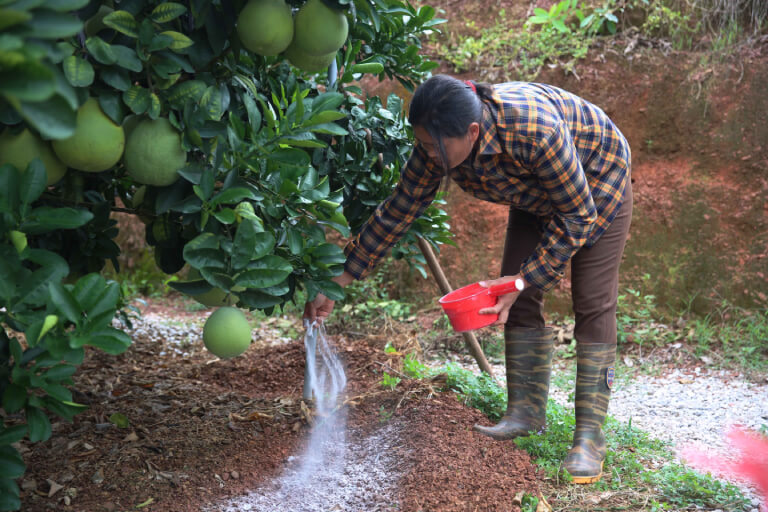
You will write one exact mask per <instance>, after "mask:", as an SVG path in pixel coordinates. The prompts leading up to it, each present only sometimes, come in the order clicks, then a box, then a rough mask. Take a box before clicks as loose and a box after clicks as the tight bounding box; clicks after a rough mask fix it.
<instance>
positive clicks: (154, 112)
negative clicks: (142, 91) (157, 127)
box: [147, 93, 160, 119]
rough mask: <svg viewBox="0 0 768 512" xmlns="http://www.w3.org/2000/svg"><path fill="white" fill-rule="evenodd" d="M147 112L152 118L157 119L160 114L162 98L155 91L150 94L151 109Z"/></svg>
mask: <svg viewBox="0 0 768 512" xmlns="http://www.w3.org/2000/svg"><path fill="white" fill-rule="evenodd" d="M147 114H148V115H149V117H150V119H157V118H158V117H159V116H160V98H158V97H157V94H155V93H150V95H149V110H148V111H147Z"/></svg>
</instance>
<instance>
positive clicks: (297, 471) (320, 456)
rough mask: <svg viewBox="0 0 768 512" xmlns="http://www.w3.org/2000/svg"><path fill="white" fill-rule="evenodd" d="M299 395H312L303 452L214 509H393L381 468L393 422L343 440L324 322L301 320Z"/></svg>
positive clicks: (338, 375)
mask: <svg viewBox="0 0 768 512" xmlns="http://www.w3.org/2000/svg"><path fill="white" fill-rule="evenodd" d="M305 327H306V328H307V334H306V336H305V338H304V346H305V349H306V354H307V369H306V381H305V390H304V395H305V397H306V398H310V397H311V398H314V404H315V419H314V422H315V423H314V427H313V428H312V433H311V434H310V437H309V440H308V442H307V445H306V448H305V449H304V451H303V455H301V456H299V457H293V456H292V457H289V458H288V459H287V467H286V470H285V473H284V474H283V475H282V476H281V477H279V478H278V479H276V480H274V481H272V482H271V483H269V484H267V485H266V486H264V487H263V488H261V489H259V490H257V491H254V492H252V493H250V494H248V495H246V496H243V497H241V498H236V499H233V500H231V501H229V502H228V503H226V504H225V505H224V506H223V508H221V509H218V510H219V511H220V512H240V511H248V510H257V511H259V512H270V511H275V512H278V511H279V512H283V511H285V510H296V511H298V510H301V511H306V512H312V511H318V512H326V511H331V510H333V511H346V510H349V511H352V510H369V511H384V510H394V509H393V508H392V507H394V506H395V504H394V503H393V504H392V505H387V498H386V496H388V495H392V494H393V491H394V484H395V482H396V479H393V478H392V475H391V474H390V472H389V471H388V470H387V468H390V467H392V466H393V464H392V461H391V460H390V458H391V457H390V456H387V455H386V454H387V453H391V452H389V448H390V447H391V445H392V443H393V439H396V438H397V436H396V435H394V430H395V429H394V428H387V429H381V430H380V431H379V432H378V433H376V434H375V435H373V436H371V437H368V438H364V439H360V440H356V441H353V442H351V443H350V442H348V441H347V436H348V433H347V418H346V410H345V409H344V408H343V407H339V405H340V404H339V403H338V398H339V396H340V395H341V392H342V391H343V390H344V387H345V386H346V382H347V379H346V375H345V374H344V368H343V366H342V364H341V361H340V360H339V358H338V356H337V355H336V352H335V351H334V349H333V347H332V346H331V345H330V344H329V343H328V340H327V337H326V335H325V328H324V327H323V326H322V324H320V326H319V327H315V326H314V325H307V326H305Z"/></svg>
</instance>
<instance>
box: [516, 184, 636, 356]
mask: <svg viewBox="0 0 768 512" xmlns="http://www.w3.org/2000/svg"><path fill="white" fill-rule="evenodd" d="M631 220H632V184H631V183H627V186H626V190H625V192H624V202H623V203H622V205H621V209H620V210H619V213H618V214H617V215H616V217H615V218H614V219H613V222H612V223H611V225H610V226H608V229H606V230H605V232H603V234H602V236H601V237H600V238H599V239H598V241H597V243H595V244H594V245H593V246H592V247H589V248H587V247H583V248H581V249H580V250H579V251H578V252H577V253H576V254H575V255H574V256H573V258H572V259H571V299H572V301H573V312H574V315H575V317H576V328H575V332H574V337H575V338H576V341H577V342H579V343H609V344H615V343H616V302H617V297H618V294H619V265H620V264H621V257H622V254H623V253H624V245H625V244H626V241H627V235H628V233H629V225H630V223H631ZM540 240H541V231H540V228H539V222H538V220H537V218H536V217H535V216H534V215H531V214H529V213H526V212H522V211H520V210H515V209H513V208H510V210H509V223H508V225H507V238H506V240H505V242H504V257H503V260H502V264H501V275H502V276H511V275H515V274H517V273H519V271H520V267H521V266H522V263H523V261H525V259H526V258H527V257H528V256H530V255H531V253H532V252H533V250H534V249H535V248H536V246H537V245H538V244H539V241H540ZM506 327H536V328H543V327H544V292H542V291H541V290H539V289H538V288H536V287H534V286H531V287H529V288H527V289H525V290H523V292H522V293H521V294H520V296H519V297H518V299H517V301H516V302H515V304H514V305H513V306H512V309H510V311H509V317H508V319H507V324H506Z"/></svg>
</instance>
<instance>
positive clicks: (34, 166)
mask: <svg viewBox="0 0 768 512" xmlns="http://www.w3.org/2000/svg"><path fill="white" fill-rule="evenodd" d="M46 181H47V176H46V174H45V165H43V162H41V161H40V159H39V158H34V159H33V160H32V161H31V162H30V163H29V165H28V166H27V170H26V172H24V173H22V175H21V186H20V187H19V201H21V215H22V216H25V215H26V211H27V206H28V205H30V204H32V202H33V201H35V200H36V199H37V198H38V197H40V194H42V193H43V192H44V191H45V188H46Z"/></svg>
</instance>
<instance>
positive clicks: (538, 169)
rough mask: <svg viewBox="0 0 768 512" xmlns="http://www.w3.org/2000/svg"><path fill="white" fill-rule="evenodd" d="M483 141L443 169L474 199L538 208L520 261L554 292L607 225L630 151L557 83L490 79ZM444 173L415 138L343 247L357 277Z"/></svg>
mask: <svg viewBox="0 0 768 512" xmlns="http://www.w3.org/2000/svg"><path fill="white" fill-rule="evenodd" d="M485 106H486V108H484V115H483V119H482V122H481V123H480V136H479V143H478V144H477V146H476V149H475V150H474V151H473V153H472V154H471V155H470V156H469V157H468V158H467V159H466V160H465V161H464V162H463V163H462V164H460V165H459V166H457V167H455V168H453V169H450V170H449V171H448V175H449V176H450V177H451V178H452V179H453V180H454V181H456V183H457V184H458V185H459V186H460V187H461V188H462V189H464V190H465V191H467V192H469V193H471V194H472V195H474V196H476V197H478V198H479V199H482V200H485V201H490V202H493V203H501V204H508V205H510V206H511V207H513V208H517V209H520V210H523V211H526V212H529V213H532V214H534V215H536V216H537V217H538V218H539V220H540V223H541V232H542V238H541V242H540V243H539V245H538V246H537V247H536V249H535V250H534V251H533V253H532V254H531V256H530V257H529V258H527V259H526V261H525V262H524V263H523V265H522V267H521V268H520V273H521V274H522V276H523V278H524V279H525V280H526V282H527V283H529V284H532V285H534V286H537V287H539V288H540V289H542V290H549V289H551V288H552V287H553V286H554V285H555V284H556V283H557V281H558V280H559V279H560V278H561V277H562V276H563V275H564V272H565V268H566V265H567V263H568V261H569V260H570V259H571V257H572V256H573V255H574V254H575V253H576V252H577V251H578V250H579V249H580V248H581V247H584V246H587V247H590V246H592V245H593V244H594V243H595V242H596V241H597V240H598V238H600V235H601V234H602V233H603V232H604V231H605V230H606V228H607V227H608V226H609V225H610V224H611V221H612V220H613V219H614V217H615V216H616V214H617V213H618V211H619V208H620V207H621V204H622V202H623V195H624V187H625V185H626V183H627V180H629V178H630V165H631V163H630V160H631V158H630V149H629V144H628V143H627V141H626V139H625V138H624V136H623V135H622V134H621V132H620V131H619V129H618V128H617V127H616V126H615V125H614V124H613V122H611V120H610V119H609V118H608V116H606V114H605V113H604V112H603V111H602V110H601V109H599V108H598V107H596V106H595V105H592V104H591V103H589V102H587V101H585V100H583V99H581V98H579V97H578V96H575V95H573V94H570V93H568V92H566V91H564V90H562V89H558V88H556V87H553V86H548V85H543V84H534V83H523V82H511V83H505V84H499V85H495V86H494V94H493V101H492V102H487V103H485ZM444 175H445V171H444V170H443V169H442V168H440V167H438V166H437V165H436V164H435V163H434V162H432V161H431V160H430V159H429V158H428V157H427V155H426V153H425V152H424V151H423V149H421V148H420V147H419V146H418V145H417V146H415V147H414V149H413V151H412V153H411V156H410V158H409V160H408V162H407V164H406V166H405V167H404V169H403V171H402V173H401V177H400V181H399V182H398V184H397V185H396V187H395V189H394V190H393V192H392V194H391V195H390V196H389V198H387V199H386V200H385V201H383V202H382V203H381V204H380V205H379V206H378V208H377V209H376V211H375V212H374V213H373V215H371V217H370V219H368V221H367V222H366V223H365V224H364V225H363V227H362V229H361V230H360V232H359V233H358V234H357V236H355V237H354V238H353V239H352V240H351V241H350V242H349V243H348V244H347V246H346V248H345V253H346V255H347V261H346V263H345V270H346V271H347V272H349V273H350V274H352V275H353V276H354V277H355V278H357V279H361V278H362V277H364V276H365V275H366V274H367V273H369V272H370V271H371V270H372V269H373V268H374V267H375V265H376V263H377V262H378V261H379V260H381V258H383V257H384V256H385V255H386V254H387V252H388V251H389V249H390V248H391V247H392V246H393V245H394V244H395V243H396V242H397V241H398V240H399V239H400V237H401V236H402V235H403V234H404V233H405V232H406V231H407V230H408V228H409V226H410V225H411V223H412V222H413V221H414V220H416V219H417V218H418V217H419V216H420V215H421V214H422V212H423V211H424V209H425V208H426V207H427V206H428V205H429V204H430V203H431V202H432V200H433V199H434V197H435V195H436V193H437V190H438V187H439V186H440V181H441V178H442V177H443V176H444Z"/></svg>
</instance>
